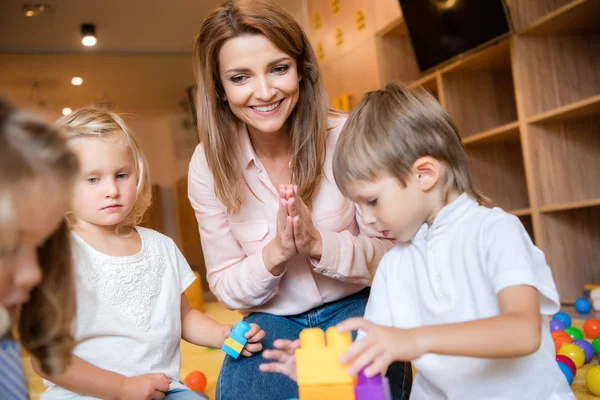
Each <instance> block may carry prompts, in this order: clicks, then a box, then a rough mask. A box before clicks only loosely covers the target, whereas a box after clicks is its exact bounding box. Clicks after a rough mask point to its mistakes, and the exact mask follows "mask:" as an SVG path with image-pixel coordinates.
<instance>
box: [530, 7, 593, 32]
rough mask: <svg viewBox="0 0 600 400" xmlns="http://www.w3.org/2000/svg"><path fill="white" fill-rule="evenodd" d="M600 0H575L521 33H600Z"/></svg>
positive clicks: (535, 22) (538, 20)
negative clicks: (599, 22) (599, 19)
mask: <svg viewBox="0 0 600 400" xmlns="http://www.w3.org/2000/svg"><path fill="white" fill-rule="evenodd" d="M599 16H600V2H599V1H598V0H575V1H571V2H570V3H567V4H565V5H564V6H562V7H560V8H558V9H556V10H554V11H551V12H550V13H548V14H546V15H544V16H543V17H541V18H539V19H537V20H536V21H534V22H533V23H532V24H531V25H530V26H529V27H527V28H526V29H525V30H523V32H521V34H523V35H555V34H581V33H599V32H600V24H598V17H599Z"/></svg>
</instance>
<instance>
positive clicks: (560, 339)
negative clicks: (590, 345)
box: [554, 335, 573, 354]
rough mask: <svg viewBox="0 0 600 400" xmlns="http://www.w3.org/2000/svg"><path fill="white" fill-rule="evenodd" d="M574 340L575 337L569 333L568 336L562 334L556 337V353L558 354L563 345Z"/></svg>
mask: <svg viewBox="0 0 600 400" xmlns="http://www.w3.org/2000/svg"><path fill="white" fill-rule="evenodd" d="M572 342H573V339H572V338H571V336H569V335H567V337H564V336H561V337H558V338H556V339H555V340H554V348H555V349H556V353H557V354H558V351H559V350H560V348H561V347H563V346H564V345H565V344H569V343H572Z"/></svg>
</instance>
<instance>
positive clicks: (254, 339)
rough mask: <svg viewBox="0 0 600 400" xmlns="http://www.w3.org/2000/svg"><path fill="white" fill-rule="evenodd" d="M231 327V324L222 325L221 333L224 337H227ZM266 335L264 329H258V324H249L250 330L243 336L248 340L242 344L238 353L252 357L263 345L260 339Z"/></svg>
mask: <svg viewBox="0 0 600 400" xmlns="http://www.w3.org/2000/svg"><path fill="white" fill-rule="evenodd" d="M232 329H233V325H224V326H223V335H224V337H225V339H227V338H228V337H229V335H230V334H231V330H232ZM266 335H267V334H266V333H265V331H263V330H262V329H260V327H259V326H258V325H256V324H250V330H249V331H248V332H246V334H245V335H244V337H245V338H246V339H247V340H248V341H247V342H246V345H245V346H244V348H243V349H242V352H241V353H240V354H241V355H243V356H244V357H252V356H253V355H254V354H255V353H258V352H259V351H261V350H262V347H263V346H262V343H261V342H260V341H261V340H263V339H264V338H265V336H266Z"/></svg>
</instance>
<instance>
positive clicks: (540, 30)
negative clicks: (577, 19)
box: [518, 0, 597, 35]
mask: <svg viewBox="0 0 600 400" xmlns="http://www.w3.org/2000/svg"><path fill="white" fill-rule="evenodd" d="M596 1H597V0H573V1H571V2H570V3H568V4H565V5H564V6H562V7H559V8H557V9H556V10H554V11H551V12H549V13H548V14H546V15H544V16H543V17H540V18H538V19H537V20H535V21H533V22H532V23H531V24H530V25H529V26H528V27H527V28H525V29H524V30H522V31H521V32H518V33H519V34H520V35H536V34H552V33H561V31H560V30H557V29H556V26H559V27H560V26H561V24H560V23H558V24H557V20H559V19H560V18H562V17H564V16H565V15H566V14H568V13H569V12H571V11H573V10H575V12H577V10H576V9H577V8H578V7H585V6H589V7H597V4H593V3H594V2H596ZM584 11H585V10H584ZM584 14H586V13H585V12H584ZM567 19H569V18H567ZM569 22H572V20H570V21H569Z"/></svg>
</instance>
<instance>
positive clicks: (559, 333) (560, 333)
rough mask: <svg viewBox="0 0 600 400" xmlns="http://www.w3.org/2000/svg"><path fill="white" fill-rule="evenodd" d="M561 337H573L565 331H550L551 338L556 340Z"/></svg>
mask: <svg viewBox="0 0 600 400" xmlns="http://www.w3.org/2000/svg"><path fill="white" fill-rule="evenodd" d="M561 337H564V338H569V339H571V340H573V338H572V337H571V336H569V334H568V333H567V332H565V331H554V332H552V340H556V339H558V338H561ZM569 343H570V342H569Z"/></svg>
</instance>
